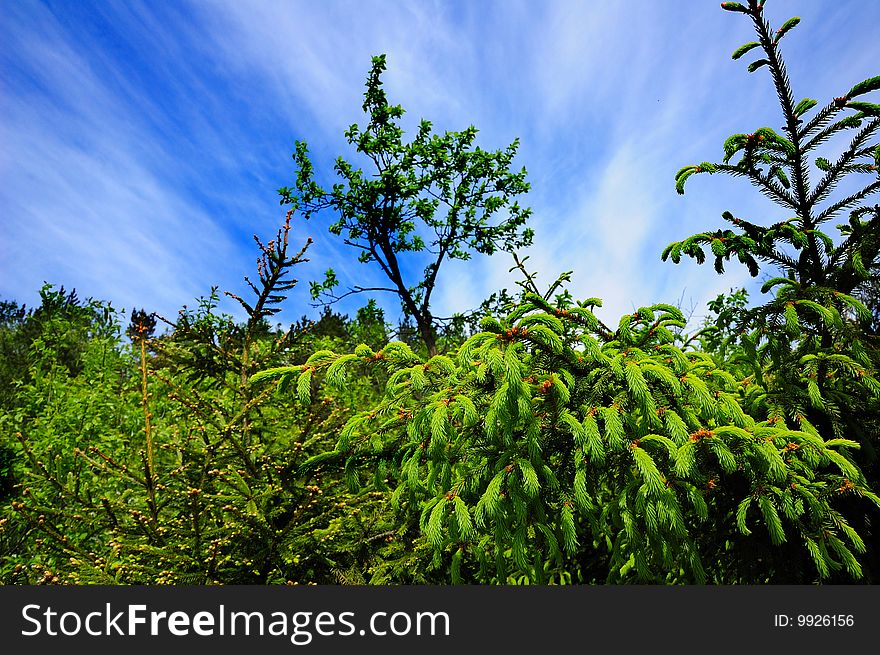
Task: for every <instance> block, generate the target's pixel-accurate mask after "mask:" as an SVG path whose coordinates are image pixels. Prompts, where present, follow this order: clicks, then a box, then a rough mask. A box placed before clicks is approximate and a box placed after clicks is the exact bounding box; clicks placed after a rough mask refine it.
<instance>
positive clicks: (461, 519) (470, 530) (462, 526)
mask: <svg viewBox="0 0 880 655" xmlns="http://www.w3.org/2000/svg"><path fill="white" fill-rule="evenodd" d="M452 502H453V504H454V506H453V509H454V512H455V523H456V525H457V526H458V534H459V536H460V537H461V538H462V539H465V540H467V539H471V538H472V537H473V535H474V524H473V521H471V514H470V511H468V507H467V505H465V502H464V501H463V500H462V499H461V497H459V496H453V498H452Z"/></svg>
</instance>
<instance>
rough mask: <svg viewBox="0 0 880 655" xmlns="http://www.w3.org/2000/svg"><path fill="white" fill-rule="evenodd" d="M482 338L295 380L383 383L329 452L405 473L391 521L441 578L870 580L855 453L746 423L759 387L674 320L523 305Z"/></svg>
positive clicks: (321, 356) (334, 360) (657, 311)
mask: <svg viewBox="0 0 880 655" xmlns="http://www.w3.org/2000/svg"><path fill="white" fill-rule="evenodd" d="M591 302H592V301H591ZM483 325H484V327H485V328H486V331H485V332H481V333H478V334H475V335H474V336H472V337H471V338H470V339H468V340H467V342H465V343H464V344H463V345H462V347H461V348H460V349H459V350H458V352H457V353H455V354H454V355H453V356H452V357H450V358H445V357H444V358H437V357H435V358H432V359H430V360H428V361H424V360H422V359H421V358H420V357H418V356H417V355H416V354H415V353H413V352H412V351H411V350H410V349H409V348H408V347H406V346H405V345H403V344H400V343H391V344H388V346H386V347H385V348H384V349H382V350H380V351H378V352H375V353H374V352H372V350H369V349H364V348H361V349H358V350H357V351H356V352H355V353H354V354H351V355H334V354H332V353H328V352H322V353H316V354H315V355H314V356H313V358H312V359H311V360H310V361H309V362H307V364H306V367H305V368H304V369H303V372H301V373H299V375H300V376H303V375H305V374H306V371H308V372H309V373H310V374H311V373H312V372H315V373H319V374H322V375H324V376H325V378H326V380H327V382H328V383H329V384H331V385H334V386H336V387H337V388H343V389H344V388H345V382H344V377H343V375H344V372H345V371H346V369H348V368H350V367H353V366H364V365H367V366H369V365H372V366H373V367H375V368H377V369H378V370H382V371H383V372H384V373H385V374H387V375H388V385H387V388H386V394H385V398H384V399H383V400H382V401H381V402H380V403H378V404H377V405H375V406H373V407H371V408H370V409H369V410H367V411H364V412H361V413H359V414H357V415H355V416H354V417H353V418H352V419H351V420H349V422H348V424H347V425H346V427H345V428H344V429H343V431H342V433H341V436H340V438H339V440H338V442H337V445H336V449H335V450H334V451H333V453H334V456H335V457H337V458H338V460H339V461H342V460H345V461H346V462H348V464H347V466H348V467H350V466H352V464H351V463H352V462H353V461H357V462H358V468H359V469H360V470H362V471H369V470H371V469H373V468H375V467H383V470H385V471H392V472H393V485H392V486H393V488H394V492H393V496H392V498H393V501H394V503H393V504H394V506H395V507H396V508H397V511H398V513H399V519H398V520H399V521H401V522H403V523H404V524H408V523H411V522H416V521H417V522H418V525H419V528H420V530H421V537H420V543H423V544H425V545H426V546H427V547H429V551H431V552H432V553H433V555H432V561H433V562H434V563H435V564H438V563H439V564H441V565H442V567H443V568H442V569H440V570H438V575H440V574H442V572H443V571H446V573H445V575H443V576H442V577H440V578H439V580H446V579H448V580H453V581H467V582H481V583H487V582H488V583H505V582H509V581H511V580H521V579H525V580H528V581H531V582H534V583H547V582H551V581H553V580H557V581H558V580H561V579H563V578H566V576H568V577H567V579H570V580H572V581H578V582H626V581H642V582H665V583H682V582H685V583H702V582H706V581H711V582H716V583H739V582H755V581H758V580H769V581H786V580H792V579H799V580H804V579H810V578H811V577H816V578H822V577H825V576H826V575H827V572H829V571H837V570H840V569H841V568H845V569H846V570H847V571H848V572H849V574H850V575H852V576H854V577H859V576H860V575H861V570H860V568H859V564H858V556H859V555H860V554H862V553H863V552H864V544H863V542H862V541H861V538H860V537H859V536H858V534H857V533H856V531H855V530H853V529H852V527H851V526H850V524H849V523H848V522H847V520H846V519H845V518H843V517H842V515H841V514H840V512H839V511H838V510H837V509H836V508H837V506H838V505H839V503H840V499H841V496H843V495H853V496H858V497H860V498H864V499H867V500H868V501H869V502H873V503H877V502H878V500H880V499H878V498H877V496H876V495H874V494H873V493H872V492H871V490H870V489H869V488H867V486H866V485H865V480H864V477H863V475H862V474H861V472H860V471H859V470H858V469H857V467H856V466H855V465H854V464H853V463H852V461H851V459H850V457H849V451H850V450H851V449H855V448H858V444H857V443H855V442H853V441H851V440H846V439H834V440H832V439H828V440H825V439H823V438H822V437H820V436H819V435H818V434H817V433H816V432H815V430H814V429H812V428H811V427H809V426H807V425H805V424H800V425H798V424H789V423H787V422H786V421H784V420H782V419H780V418H778V417H775V416H774V417H770V418H768V419H766V420H756V419H755V418H753V417H752V416H751V415H749V413H747V411H746V408H747V407H748V404H749V402H750V399H751V398H752V397H753V396H754V395H755V394H756V393H758V394H760V393H762V392H763V391H764V390H763V389H761V388H760V385H758V384H757V383H756V382H754V380H752V379H748V378H746V379H736V378H735V377H734V376H731V375H730V374H728V373H727V372H726V371H724V370H722V369H719V368H718V366H717V365H716V363H715V362H714V361H713V360H712V359H711V358H710V357H708V356H706V355H704V354H703V353H700V352H693V351H682V350H680V349H679V348H677V347H676V346H675V345H674V343H673V341H674V339H675V336H674V335H673V333H672V332H671V331H670V328H675V327H680V326H682V325H683V317H682V315H681V313H680V312H679V311H678V310H676V309H675V308H671V307H668V306H661V305H658V306H652V307H646V308H642V309H640V310H639V311H638V312H636V313H634V314H632V315H628V316H625V317H623V319H622V320H621V322H620V327H619V328H618V330H616V331H615V332H613V333H606V332H604V331H599V330H597V329H596V325H597V320H596V319H595V316H593V314H592V312H591V311H590V310H589V309H587V308H586V307H585V306H584V304H571V303H561V304H556V305H554V304H551V303H549V302H547V300H545V299H544V298H543V297H542V296H540V295H537V294H533V293H529V294H527V295H526V296H525V298H524V301H523V302H522V303H521V304H520V305H519V306H517V307H516V308H515V309H514V310H513V312H512V313H511V314H509V315H508V316H507V317H506V318H504V319H501V320H497V319H487V320H486V321H484V323H483ZM843 364H844V363H843V362H841V365H843ZM293 372H294V371H292V370H291V371H289V372H287V371H281V370H279V371H275V372H273V373H271V374H269V375H268V376H267V377H271V376H275V377H277V376H280V375H286V374H289V373H293ZM301 379H302V378H301ZM303 400H305V399H303ZM752 505H753V507H754V510H753V511H749V510H750V506H752ZM735 526H738V528H736V531H735V532H733V531H732V530H734V527H735ZM717 533H726V535H727V536H726V538H725V539H724V540H722V541H721V542H720V543H719V541H718V540H716V539H715V538H714V535H715V534H717ZM736 533H739V536H737V534H736ZM756 542H757V544H758V545H757V547H756V546H755V543H756ZM832 542H833V544H835V545H833V546H832ZM810 544H813V546H815V548H813V546H810ZM756 552H759V553H760V557H763V558H764V559H763V563H761V564H760V565H759V564H758V562H756V561H755V560H754V554H755V553H756ZM426 556H427V552H426ZM811 562H812V563H811ZM754 567H759V568H760V575H761V576H764V577H763V578H756V577H755V573H754V571H753V570H752V569H753V568H754ZM447 575H448V576H449V577H448V578H447V577H446V576H447Z"/></svg>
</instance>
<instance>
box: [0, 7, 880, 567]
mask: <svg viewBox="0 0 880 655" xmlns="http://www.w3.org/2000/svg"><path fill="white" fill-rule="evenodd" d="M763 5H764V3H763V1H759V0H749V2H748V3H746V4H740V3H735V2H725V3H723V5H722V7H723V8H724V9H725V10H727V11H731V12H734V13H738V14H742V15H743V16H744V17H747V18H749V19H750V20H751V21H752V23H753V25H754V28H755V32H756V35H757V37H756V38H757V41H754V42H751V43H748V44H745V45H744V46H742V47H740V48H738V49H737V50H736V51H735V52H734V55H733V58H734V59H739V58H740V57H743V56H745V55H746V54H748V53H750V52H759V53H761V54H760V55H759V58H758V59H757V60H756V61H755V62H754V63H752V64H750V65H749V72H754V71H758V70H763V71H765V72H767V73H768V74H769V77H770V80H771V81H772V83H773V85H774V87H775V89H776V91H777V95H778V97H779V103H780V109H781V113H782V120H783V127H782V128H780V129H781V132H777V131H776V130H773V129H771V128H769V127H758V128H756V129H755V130H754V131H753V132H751V133H743V134H736V135H733V136H732V137H730V138H729V139H728V140H727V141H726V142H725V144H724V158H723V160H722V161H721V162H720V163H711V162H703V163H701V164H699V165H693V166H687V167H685V168H682V169H681V170H680V171H679V172H678V174H677V175H676V179H675V182H676V188H677V189H678V191H679V192H680V193H683V192H684V187H685V182H686V180H688V178H690V177H691V176H693V175H697V174H703V173H706V174H727V175H732V176H739V177H745V178H747V179H749V180H750V181H751V183H752V184H753V185H754V186H755V187H756V188H757V189H758V190H759V191H760V192H762V193H763V194H765V195H766V196H767V197H769V198H770V199H771V200H773V201H774V202H775V203H776V204H777V205H778V206H779V207H782V208H784V209H785V210H786V211H788V212H790V213H791V215H792V218H790V219H788V220H785V221H782V222H771V221H762V220H760V218H755V217H750V218H748V219H747V218H740V217H737V216H735V215H734V214H733V213H731V212H729V211H725V212H724V213H723V214H722V217H723V218H724V220H725V221H726V222H727V223H728V227H725V228H722V229H718V230H709V231H706V232H702V233H700V234H697V235H694V236H692V237H689V238H686V239H684V240H682V241H679V242H675V243H673V244H670V245H669V246H668V247H667V248H666V249H665V250H664V251H663V253H662V256H663V258H664V259H667V258H668V259H672V260H673V261H674V262H675V263H678V262H680V261H681V260H682V258H683V256H687V257H691V258H693V259H695V260H696V261H697V262H698V263H700V264H702V263H703V262H704V261H705V259H706V257H707V256H708V257H711V258H713V260H714V264H715V269H716V271H717V272H718V273H719V274H723V272H724V269H725V265H727V264H728V263H729V262H730V261H738V262H740V263H742V264H743V265H745V266H746V267H748V269H749V271H750V272H751V274H752V275H755V276H757V275H763V276H764V279H765V280H766V282H765V284H764V286H763V289H762V293H763V294H767V295H766V297H767V298H769V300H766V301H764V302H757V303H752V304H750V303H749V302H748V298H747V295H746V293H745V292H744V291H742V290H740V291H732V292H731V293H730V294H724V295H721V296H719V297H718V298H717V299H715V300H714V301H712V302H711V303H709V318H708V319H707V320H706V322H705V324H704V325H703V326H701V327H698V328H696V329H688V326H687V324H686V321H685V317H684V316H683V315H682V312H681V311H680V309H679V308H677V307H674V306H671V305H668V304H663V303H660V304H655V305H652V306H647V307H641V308H639V309H638V310H637V311H635V312H633V313H632V314H628V315H625V316H623V317H621V318H620V320H619V321H617V322H615V323H612V324H606V323H604V322H603V321H602V320H600V319H599V317H598V316H597V315H596V313H595V310H596V308H597V307H599V306H601V300H600V299H598V298H588V299H581V300H578V299H575V298H573V297H572V296H571V294H570V293H569V292H568V291H567V290H566V283H567V280H568V275H569V274H563V275H561V276H560V277H559V279H558V280H557V281H556V282H555V283H554V284H553V285H551V286H550V287H549V288H540V287H539V286H538V285H537V283H536V282H535V280H536V276H535V275H534V274H532V273H531V272H529V270H528V269H527V268H526V260H525V259H523V258H521V257H520V256H519V255H518V254H517V252H516V251H517V249H519V248H521V247H523V246H525V245H528V243H529V242H530V241H531V238H532V233H531V231H530V230H529V229H528V228H526V227H525V225H526V222H527V219H528V218H529V215H530V210H528V209H527V208H522V207H520V206H519V205H518V204H517V198H518V197H519V196H521V195H522V194H524V193H525V192H526V191H528V184H527V182H526V181H525V170H521V171H513V170H511V168H510V166H511V164H512V160H513V157H514V155H515V154H516V146H517V144H516V143H514V144H511V145H510V146H508V147H507V148H505V149H501V150H498V151H494V152H493V151H486V150H482V149H480V148H479V147H476V146H475V135H476V130H475V129H474V128H468V129H466V130H464V131H462V132H447V133H444V134H442V135H439V134H434V133H433V132H432V126H431V124H430V123H428V122H427V121H423V122H422V123H421V124H420V127H419V130H418V132H417V134H416V135H415V137H414V139H413V140H412V141H411V142H405V141H404V139H403V137H404V133H403V131H402V129H401V128H400V126H399V120H400V117H401V116H402V114H403V110H402V109H401V108H400V107H399V106H394V105H390V104H389V103H388V100H387V98H386V96H385V93H384V91H383V89H382V83H381V74H382V72H383V70H384V67H385V59H384V57H377V58H376V59H375V60H374V62H373V68H372V70H371V72H370V74H369V76H368V79H367V90H366V93H365V96H364V97H365V102H364V107H363V108H364V112H365V114H366V115H367V117H368V122H367V124H366V126H364V127H359V126H352V128H351V129H350V130H349V131H348V132H347V134H346V136H347V137H348V141H349V143H350V144H351V145H352V146H353V147H354V149H355V150H356V152H357V153H358V154H359V155H362V156H363V157H361V159H360V160H361V161H367V162H370V161H371V162H373V164H375V170H371V171H366V172H365V171H363V170H361V169H358V168H356V167H355V166H354V165H353V164H351V163H348V162H347V161H346V160H345V159H342V158H340V160H339V161H338V162H337V166H336V171H337V174H338V175H339V176H340V181H339V182H338V183H336V184H334V185H333V186H332V187H330V190H326V189H324V188H323V187H321V186H320V185H319V184H318V183H317V182H316V181H315V173H314V170H313V168H312V164H311V162H310V161H309V157H308V151H307V148H306V147H305V145H304V144H298V145H297V148H296V154H295V155H294V160H295V164H296V166H297V173H296V179H295V183H294V186H293V188H287V187H283V188H282V189H280V193H281V200H282V203H283V204H290V205H292V208H291V209H290V211H289V212H288V213H287V216H286V220H285V222H284V223H283V225H282V227H281V229H280V230H279V231H278V233H277V234H276V235H275V237H274V238H273V239H272V240H270V241H268V242H267V243H263V242H262V241H260V240H259V239H257V247H258V249H259V261H258V270H257V277H256V278H254V279H253V280H251V279H249V278H246V281H247V285H248V289H249V293H248V295H247V296H238V295H235V294H227V295H228V296H229V297H230V298H231V302H237V303H238V304H239V305H240V307H241V309H242V311H243V312H244V315H245V316H246V317H247V318H246V320H243V321H236V320H234V319H233V318H232V317H231V316H229V315H227V314H224V313H222V312H221V311H220V310H219V307H220V303H221V296H220V295H219V294H218V293H217V291H216V289H213V290H211V292H210V294H209V295H208V296H207V297H205V298H202V299H200V300H199V301H198V303H197V305H196V307H195V308H184V309H183V310H181V311H180V313H179V314H178V315H177V316H176V317H174V318H173V319H168V318H162V317H157V316H155V315H154V314H151V313H149V312H146V311H143V310H139V311H133V312H131V313H130V314H129V315H128V321H127V322H126V321H125V320H124V316H123V314H122V313H120V312H118V311H116V310H114V309H113V308H112V307H111V306H110V305H108V304H106V303H102V302H98V301H93V300H86V301H83V300H81V299H80V298H78V297H77V295H76V293H73V292H67V291H65V289H64V288H63V287H61V288H55V287H52V286H48V285H47V286H46V287H44V288H43V289H42V291H41V293H40V305H39V306H38V307H36V308H35V309H27V308H24V307H20V306H19V305H18V304H16V303H15V302H12V301H6V302H3V303H2V304H0V582H3V583H6V584H10V583H12V584H19V583H103V584H139V583H193V584H215V583H219V584H232V583H248V584H278V583H280V584H285V583H286V584H308V583H344V584H363V583H371V584H382V583H447V582H453V583H458V582H468V583H491V584H572V583H629V582H651V583H664V584H682V583H685V584H688V583H691V584H692V583H713V584H731V583H813V582H817V581H827V582H852V581H867V582H876V581H878V579H880V497H878V495H877V492H878V490H880V460H878V450H877V449H878V430H880V382H878V379H877V370H878V363H880V344H878V325H880V302H878V292H877V290H878V285H880V282H878V279H880V278H878V268H880V206H877V205H870V204H869V203H868V202H867V199H868V198H869V197H870V196H871V195H872V194H874V193H875V192H877V191H878V190H880V180H878V167H880V146H878V145H877V143H876V135H877V132H878V130H880V105H876V104H872V103H870V102H867V101H864V99H863V98H862V96H864V95H866V94H868V93H871V92H873V91H876V90H878V89H880V78H876V77H875V78H872V79H869V80H866V81H864V82H860V83H858V84H856V85H855V86H853V87H851V89H850V90H849V91H848V92H847V93H846V94H845V95H843V96H840V97H838V98H834V99H831V100H830V101H829V102H828V104H826V105H825V106H824V107H821V108H818V109H817V107H818V106H819V103H818V102H817V101H816V100H813V99H809V98H806V99H804V100H800V101H796V97H795V96H794V94H793V92H792V89H791V85H790V82H789V80H788V77H787V75H786V71H785V66H784V63H783V61H782V59H781V54H780V48H779V44H780V42H781V40H782V38H783V37H784V36H785V35H786V34H787V33H788V32H790V30H791V29H792V28H793V27H795V26H796V25H797V23H798V20H797V19H790V20H788V21H786V22H785V23H784V24H783V25H782V26H781V27H780V28H779V29H777V30H772V29H771V28H770V25H769V23H768V22H767V20H766V18H765V16H764V9H763ZM744 120H748V117H745V118H744ZM832 139H834V140H833V141H832V142H833V143H840V142H841V140H844V141H846V142H845V143H844V146H843V148H842V150H841V151H840V152H839V153H838V154H837V159H836V160H833V161H832V159H829V157H828V149H827V145H826V144H827V143H828V142H829V140H832ZM811 180H818V181H811ZM843 180H847V182H846V184H842V185H841V184H840V183H841V182H842V181H843ZM866 180H867V181H866ZM838 185H840V186H838ZM838 188H842V189H844V191H843V192H840V193H837V192H836V190H837V189H838ZM297 212H299V214H298V213H297ZM321 213H331V214H334V215H335V218H336V219H337V220H336V222H334V223H332V224H331V225H330V232H331V233H332V234H334V235H336V236H338V237H340V238H342V239H343V240H344V242H345V243H346V244H348V245H349V246H351V247H352V248H353V249H356V250H358V251H359V256H360V261H361V262H362V263H363V264H364V265H367V266H376V267H378V268H379V269H380V270H381V272H382V273H383V274H385V276H386V277H387V278H388V281H389V286H388V287H387V288H376V289H370V288H364V287H359V286H357V285H353V286H351V287H349V289H348V290H347V291H344V292H341V293H340V292H337V290H336V289H337V287H338V285H339V281H338V280H337V279H336V277H335V273H334V272H333V271H332V270H331V271H328V272H327V275H326V277H325V280H324V281H323V282H322V283H313V284H312V292H313V295H314V297H315V298H316V299H317V300H324V301H325V303H326V304H325V306H324V309H323V312H322V313H321V315H320V317H319V318H318V319H317V320H315V321H311V320H308V319H306V318H304V319H303V320H301V321H300V322H298V323H296V324H294V325H291V326H290V327H289V328H288V329H283V328H282V327H281V326H280V325H277V324H274V323H273V317H274V315H275V314H276V313H277V312H278V311H280V307H281V305H282V303H283V302H284V301H285V300H286V295H287V293H288V292H289V291H290V289H292V288H293V286H294V284H295V281H294V280H293V278H292V277H291V272H292V270H293V269H294V268H296V267H307V266H308V264H307V263H306V262H307V261H308V260H307V259H306V255H307V250H308V247H309V245H310V244H309V243H306V244H305V245H304V246H303V247H302V248H301V249H299V250H297V248H296V247H294V246H293V245H292V244H291V243H290V239H291V236H290V235H291V221H292V219H293V217H294V216H297V215H302V216H303V217H304V218H308V217H310V216H312V215H316V216H317V215H319V214H321ZM835 230H836V231H835ZM660 245H661V244H658V251H659V250H660ZM497 251H508V252H511V253H512V254H513V257H514V262H515V266H514V268H513V269H512V270H516V271H517V272H518V275H519V276H520V282H519V285H520V289H519V291H518V292H517V293H516V294H511V293H508V292H507V291H504V292H500V293H498V294H495V295H494V296H492V297H491V298H489V299H487V301H486V302H485V303H483V305H482V306H481V307H480V308H479V309H477V310H474V311H473V312H471V313H470V314H468V315H466V316H456V317H449V318H442V317H437V316H435V315H434V314H433V313H432V311H431V307H430V299H431V294H432V292H433V290H434V288H435V286H436V285H437V284H439V280H440V275H439V273H440V270H441V268H442V266H443V263H444V262H445V261H448V260H449V259H455V258H458V259H467V258H469V257H471V256H474V255H492V254H493V253H496V252H497ZM419 254H421V255H422V256H423V257H424V259H423V261H427V266H426V268H425V271H424V274H423V275H422V276H421V277H418V276H417V277H416V278H415V279H413V278H408V277H407V274H408V273H407V272H408V271H411V270H412V269H411V267H410V268H407V267H405V266H403V264H402V259H403V258H405V257H407V256H418V255H419ZM371 292H387V293H392V294H395V295H396V296H397V297H398V298H399V299H400V301H401V306H402V310H403V315H404V317H405V318H404V320H403V321H402V322H401V323H400V325H399V326H397V327H396V328H395V329H392V326H391V325H389V324H388V323H387V322H386V320H385V316H384V314H383V312H381V311H380V310H378V309H377V305H376V304H375V303H374V302H373V301H370V302H368V303H367V304H366V305H365V306H364V307H363V308H362V309H361V310H359V311H358V312H357V315H356V316H355V317H348V316H344V315H340V314H338V313H336V312H334V311H333V309H332V308H331V306H330V305H332V303H333V302H334V301H336V300H338V299H340V298H341V297H345V296H348V295H351V294H357V293H371Z"/></svg>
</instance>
